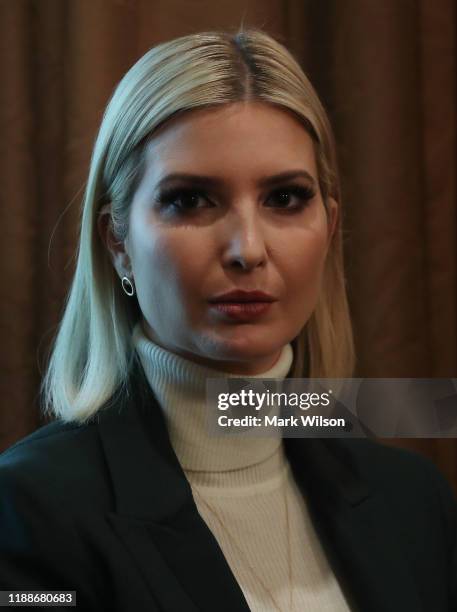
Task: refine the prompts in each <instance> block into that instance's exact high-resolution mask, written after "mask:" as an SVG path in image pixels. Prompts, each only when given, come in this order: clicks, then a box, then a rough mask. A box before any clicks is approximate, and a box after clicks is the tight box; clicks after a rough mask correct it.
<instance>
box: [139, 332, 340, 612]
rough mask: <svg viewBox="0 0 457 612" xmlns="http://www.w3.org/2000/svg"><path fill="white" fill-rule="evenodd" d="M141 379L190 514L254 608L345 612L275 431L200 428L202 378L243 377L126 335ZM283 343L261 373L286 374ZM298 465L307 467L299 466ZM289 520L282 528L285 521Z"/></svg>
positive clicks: (287, 355) (288, 361)
mask: <svg viewBox="0 0 457 612" xmlns="http://www.w3.org/2000/svg"><path fill="white" fill-rule="evenodd" d="M133 341H134V345H135V348H136V350H137V351H138V354H139V357H140V360H141V363H142V365H143V368H144V371H145V374H146V377H147V379H148V381H149V384H150V385H151V388H152V390H153V392H154V393H155V395H156V397H157V399H158V401H159V403H160V405H161V407H162V410H163V411H164V414H165V418H166V422H167V427H168V430H169V434H170V440H171V444H172V446H173V448H174V451H175V453H176V456H177V457H178V460H179V462H180V464H181V466H182V468H183V471H184V473H185V475H186V477H187V479H188V481H189V483H190V486H191V488H192V492H193V495H194V501H195V504H196V506H197V509H198V512H199V514H200V515H201V517H202V518H203V520H204V521H205V523H206V524H207V525H208V527H209V528H210V530H211V531H212V533H213V534H214V536H215V538H216V540H217V542H218V543H219V546H220V548H221V550H222V552H223V554H224V556H225V558H226V560H227V562H228V564H229V566H230V568H231V570H232V572H233V574H234V576H235V578H236V579H237V581H238V584H239V585H240V587H241V589H242V591H243V593H244V596H245V598H246V601H247V602H248V605H249V607H250V609H251V610H253V611H254V612H257V611H258V612H269V611H274V610H281V611H283V612H285V611H290V610H296V611H300V612H302V611H308V610H309V611H314V610H319V612H343V611H344V612H347V611H348V610H349V609H350V608H349V605H348V604H347V602H346V600H345V598H344V595H343V593H342V591H341V589H340V586H339V584H338V582H337V580H336V578H335V576H334V574H333V572H332V570H331V568H330V566H329V564H328V561H327V558H326V556H325V553H324V551H323V549H322V547H321V544H320V542H319V539H318V537H317V535H316V533H315V530H314V527H313V525H312V523H311V519H310V517H309V513H308V509H307V504H306V500H305V499H304V498H303V495H302V494H301V492H300V490H299V489H298V487H297V485H296V483H295V480H294V478H293V475H292V472H291V469H290V466H289V463H288V461H287V458H286V456H285V453H284V448H283V442H282V438H281V437H280V433H278V434H276V435H275V434H274V433H270V432H269V435H268V436H266V437H252V436H251V437H246V436H235V435H227V436H217V437H216V436H214V434H213V435H210V434H209V433H208V430H207V425H206V418H207V405H206V379H207V378H219V377H223V378H227V377H241V375H239V374H232V373H230V372H221V371H218V370H215V369H212V368H209V367H206V366H203V365H201V364H197V363H195V362H192V361H190V360H188V359H185V358H183V357H181V356H179V355H177V354H175V353H172V352H171V351H168V350H167V349H164V348H163V347H161V346H159V345H158V344H156V343H155V342H153V341H152V340H151V339H150V338H149V337H147V336H146V335H145V333H144V330H143V327H142V325H141V323H138V324H137V325H136V327H135V329H134V332H133ZM292 359H293V351H292V346H291V344H287V345H285V346H284V348H283V350H282V352H281V355H280V357H279V360H278V361H277V362H276V363H275V364H274V365H273V367H272V368H271V369H269V370H268V371H266V372H264V373H262V374H258V375H256V376H250V378H276V379H284V378H285V377H286V376H287V374H288V372H289V370H290V367H291V365H292ZM303 469H306V466H303ZM287 525H288V526H287Z"/></svg>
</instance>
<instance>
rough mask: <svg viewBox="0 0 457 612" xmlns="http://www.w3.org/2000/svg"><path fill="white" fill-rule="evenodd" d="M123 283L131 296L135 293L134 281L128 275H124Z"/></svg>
mask: <svg viewBox="0 0 457 612" xmlns="http://www.w3.org/2000/svg"><path fill="white" fill-rule="evenodd" d="M121 284H122V289H123V290H124V292H125V293H126V294H127V295H128V296H129V297H131V296H132V295H133V294H134V293H135V288H134V286H133V284H132V281H131V280H130V279H129V278H128V277H127V276H123V277H122V280H121Z"/></svg>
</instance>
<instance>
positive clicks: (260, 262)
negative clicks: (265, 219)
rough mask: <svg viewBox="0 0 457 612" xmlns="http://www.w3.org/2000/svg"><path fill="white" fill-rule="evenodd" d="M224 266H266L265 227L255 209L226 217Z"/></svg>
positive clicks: (246, 209)
mask: <svg viewBox="0 0 457 612" xmlns="http://www.w3.org/2000/svg"><path fill="white" fill-rule="evenodd" d="M223 233H224V249H223V265H224V267H241V268H242V269H243V270H252V269H254V268H256V267H257V266H264V265H265V263H266V261H267V250H266V243H265V236H264V228H263V227H262V223H261V220H260V219H259V218H258V214H257V213H256V212H255V210H249V209H248V207H245V209H244V210H242V211H239V212H236V211H233V214H232V215H231V216H230V218H227V219H226V224H225V227H224V232H223Z"/></svg>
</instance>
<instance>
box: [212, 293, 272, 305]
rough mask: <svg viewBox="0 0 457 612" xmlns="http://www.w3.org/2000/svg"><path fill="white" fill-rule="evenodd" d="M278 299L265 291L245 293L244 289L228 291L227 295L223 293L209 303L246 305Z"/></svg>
mask: <svg viewBox="0 0 457 612" xmlns="http://www.w3.org/2000/svg"><path fill="white" fill-rule="evenodd" d="M275 301H276V298H274V297H273V296H272V295H269V294H268V293H265V292H264V291H259V290H254V291H244V290H242V289H234V290H232V291H228V292H227V293H222V294H220V295H218V296H216V297H214V298H211V299H210V300H209V302H211V303H219V302H223V303H226V304H228V303H232V302H235V303H238V304H239V303H244V302H275Z"/></svg>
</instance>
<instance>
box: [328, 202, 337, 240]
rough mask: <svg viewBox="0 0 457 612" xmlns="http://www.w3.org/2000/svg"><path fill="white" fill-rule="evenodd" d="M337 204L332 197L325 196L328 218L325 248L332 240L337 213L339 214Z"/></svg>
mask: <svg viewBox="0 0 457 612" xmlns="http://www.w3.org/2000/svg"><path fill="white" fill-rule="evenodd" d="M339 209H340V207H339V205H338V202H337V201H336V200H335V199H334V198H332V197H330V196H329V197H328V198H327V218H328V238H327V248H328V247H329V246H330V243H331V241H332V237H333V234H334V233H335V230H336V226H337V222H338V215H339Z"/></svg>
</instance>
